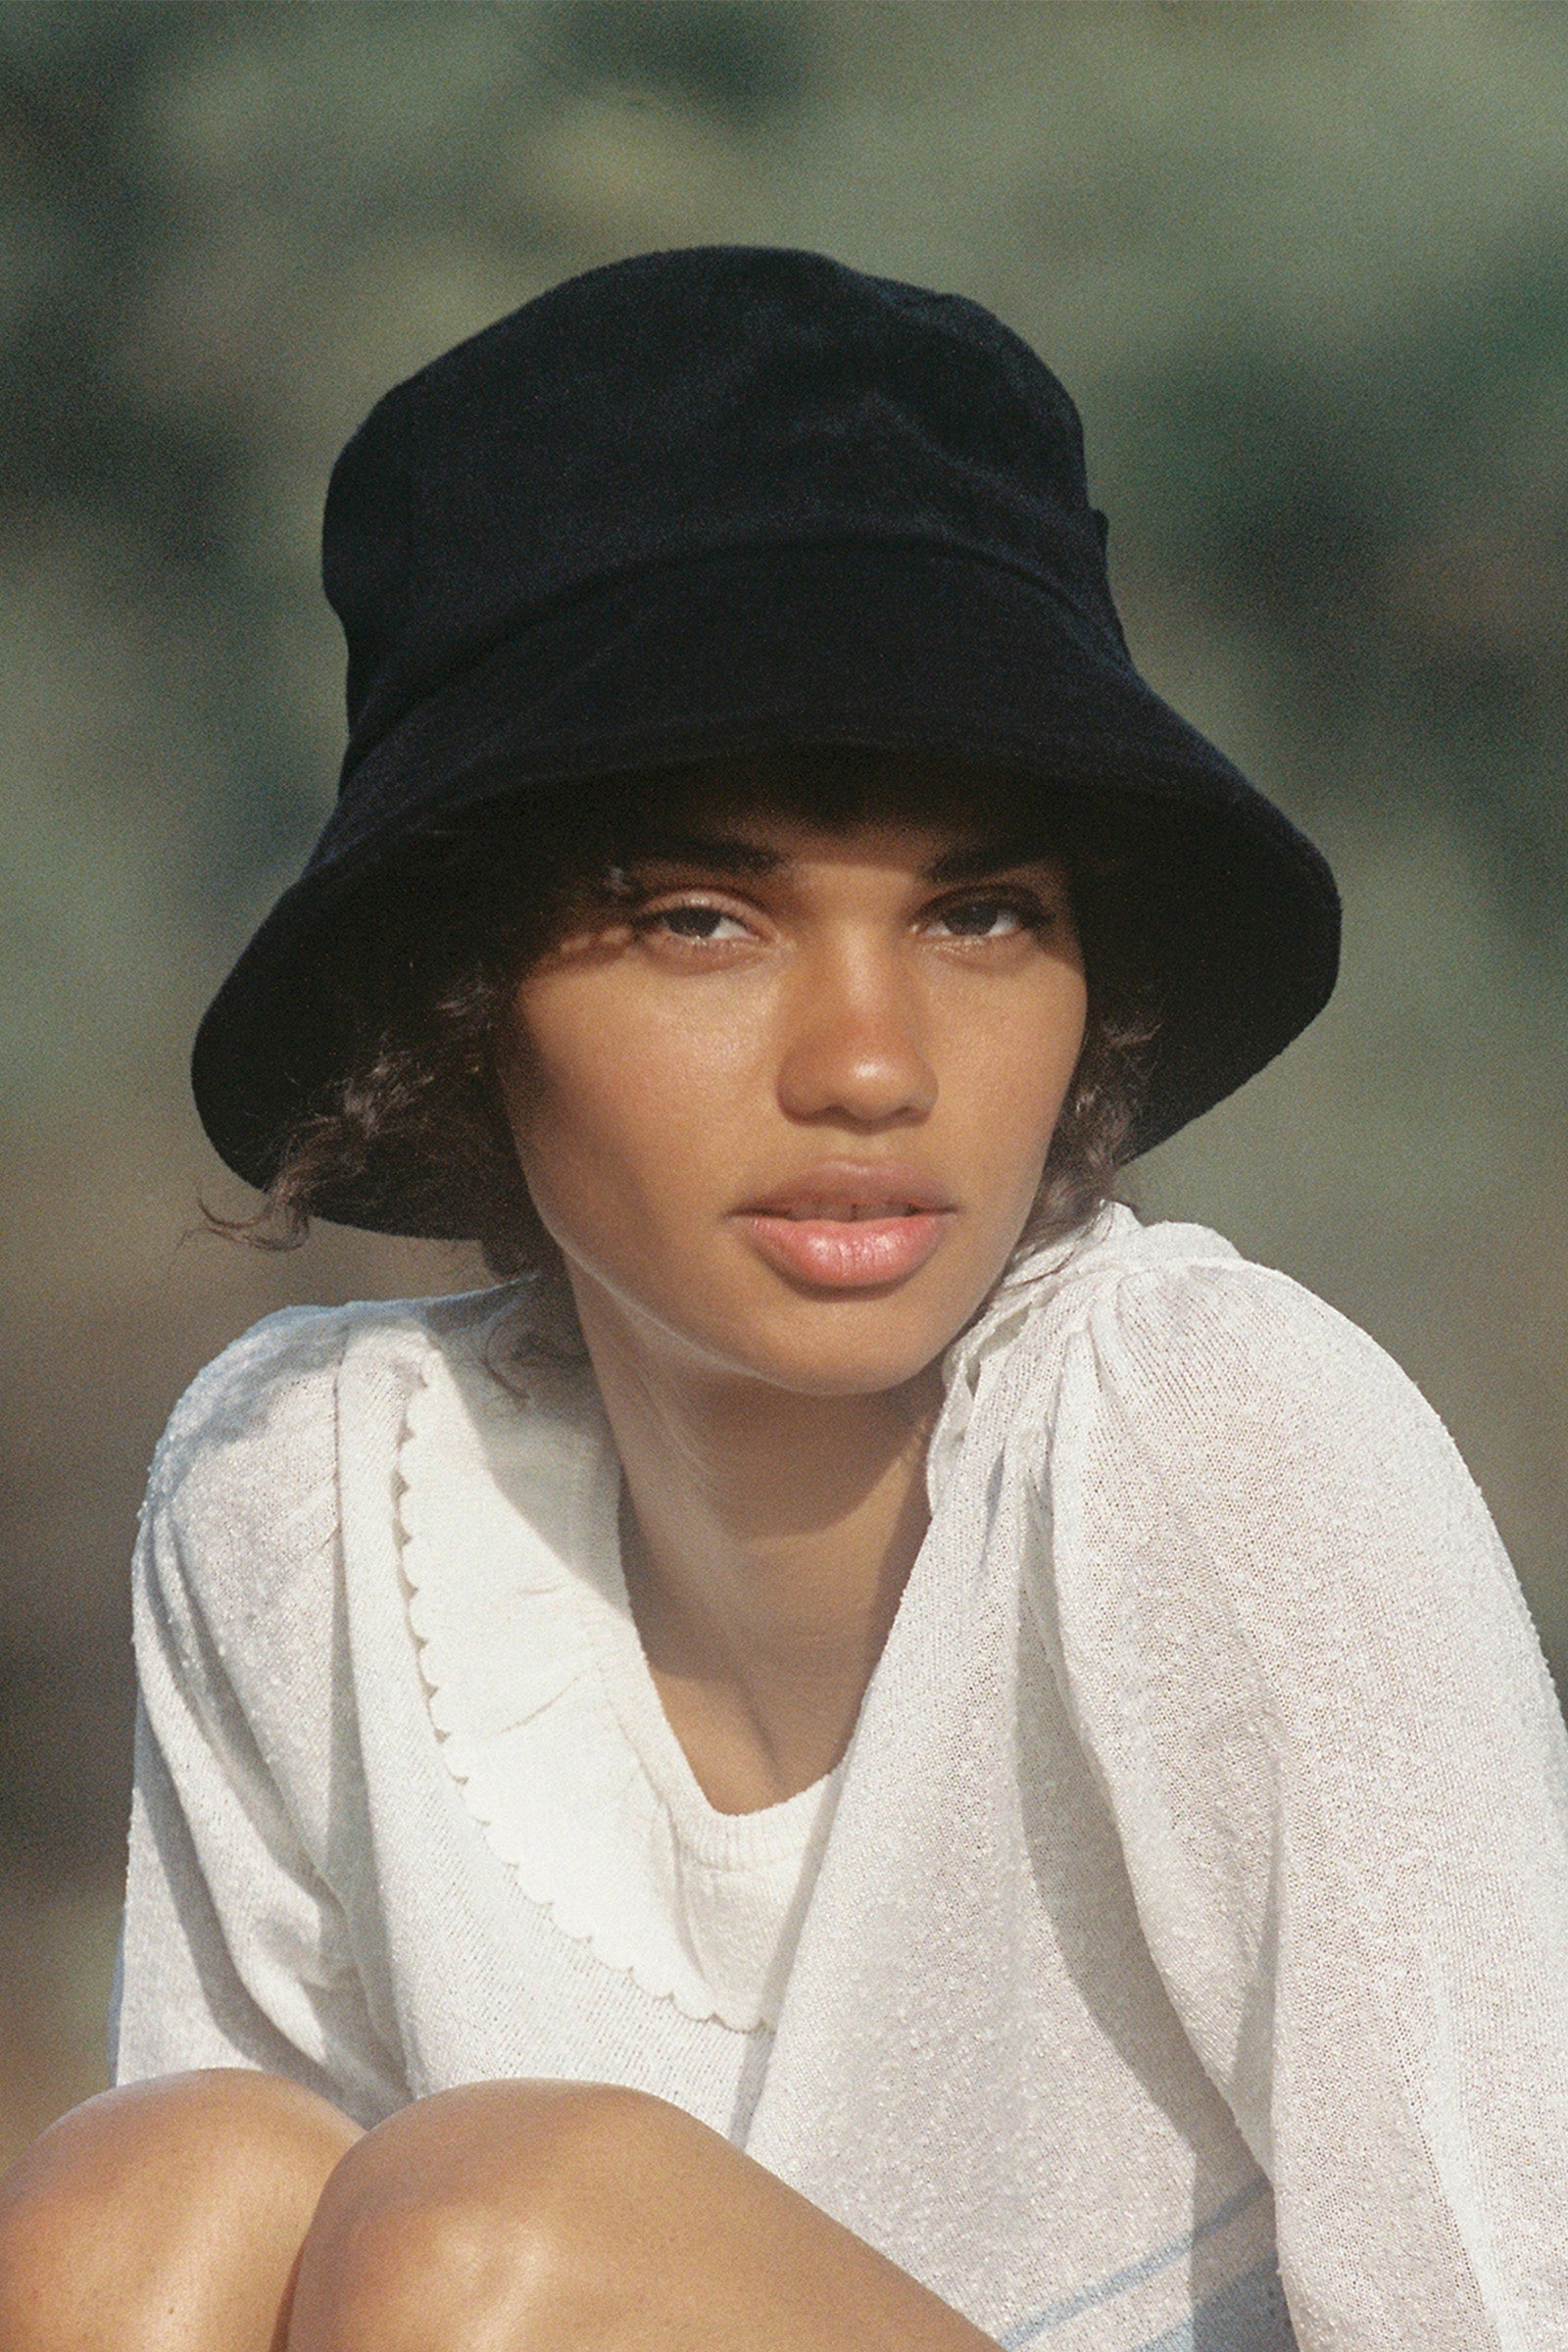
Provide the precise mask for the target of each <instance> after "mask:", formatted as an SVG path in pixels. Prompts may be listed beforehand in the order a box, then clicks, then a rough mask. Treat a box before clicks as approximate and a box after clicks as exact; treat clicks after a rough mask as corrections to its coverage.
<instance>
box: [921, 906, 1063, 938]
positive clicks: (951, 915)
mask: <svg viewBox="0 0 1568 2352" xmlns="http://www.w3.org/2000/svg"><path fill="white" fill-rule="evenodd" d="M936 919H937V921H938V922H939V923H941V924H942V925H943V926H944V928H945V929H946V930H947V932H948V934H949V935H950V937H952V938H954V939H1005V938H1006V937H1007V936H1008V935H1009V934H1010V933H1012V932H1016V931H1026V930H1029V929H1032V928H1037V927H1038V926H1039V924H1040V923H1041V922H1042V921H1043V919H1044V917H1043V915H1042V914H1041V913H1039V912H1038V911H1036V910H1033V909H1030V908H1026V907H1020V906H1019V905H1018V903H1017V901H1016V900H1014V899H965V900H964V901H963V903H962V905H961V906H957V907H943V908H942V910H941V912H940V914H939V915H938V916H937V918H936Z"/></svg>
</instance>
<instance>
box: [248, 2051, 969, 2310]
mask: <svg viewBox="0 0 1568 2352" xmlns="http://www.w3.org/2000/svg"><path fill="white" fill-rule="evenodd" d="M459 2345H461V2346H462V2347H463V2348H464V2352H995V2347H994V2345H992V2344H991V2339H990V2338H989V2337H987V2336H984V2335H982V2334H981V2333H980V2331H979V2330H978V2328H976V2327H971V2326H970V2324H969V2322H968V2321H966V2320H964V2319H961V2318H960V2317H959V2316H958V2314H957V2313H956V2312H955V2311H952V2310H950V2308H949V2307H948V2306H947V2305H946V2304H945V2303H942V2302H940V2301H939V2300H938V2298H937V2297H936V2296H935V2295H933V2294H931V2293H930V2292H929V2291H928V2290H927V2289H926V2288H925V2287H923V2286H919V2285H917V2284H916V2282H915V2281H914V2280H913V2279H912V2278H908V2277H907V2274H906V2273H905V2272H903V2271H901V2270H899V2269H897V2268H896V2266H895V2265H894V2264H892V2263H891V2262H888V2261H887V2260H885V2258H884V2257H883V2256H882V2255H880V2254H877V2253H875V2252H874V2251H873V2250H872V2248H871V2247H869V2246H868V2245H866V2244H864V2243H863V2241H862V2240H861V2239H859V2238H858V2237H856V2236H855V2235H854V2234H853V2233H852V2232H851V2231H850V2230H848V2229H843V2228H841V2226H840V2225H839V2224H838V2223H836V2222H833V2221H830V2220H829V2219H828V2217H827V2216H826V2215H825V2214H824V2213H821V2212H820V2211H819V2210H818V2209H817V2208H816V2207H815V2206H814V2205H811V2204H809V2202H808V2201H807V2199H806V2198H804V2197H801V2196H798V2195H797V2194H796V2193H795V2191H794V2190H793V2189H789V2188H786V2187H785V2186H784V2185H783V2183H782V2182H781V2181H779V2180H775V2179H774V2177H773V2176H772V2175H771V2174H770V2173H767V2172H765V2171H763V2169H762V2167H761V2166H760V2165H758V2164H755V2163H753V2162H752V2160H751V2159H750V2158H749V2157H746V2156H742V2155H740V2154H738V2153H737V2152H736V2150H735V2149H733V2148H731V2147H730V2146H729V2145H728V2143H727V2142H726V2141H725V2140H723V2139H721V2138H720V2137H719V2136H718V2134H717V2133H716V2132H713V2131H709V2130H707V2128H706V2127H705V2126H704V2125H702V2124H699V2123H696V2122H694V2121H693V2120H692V2118H691V2117H690V2116H688V2115H685V2114H683V2113H682V2112H681V2111H680V2110H679V2109H678V2108H675V2107H671V2106H668V2105H666V2104H665V2103H664V2102H663V2101H662V2100H661V2099H652V2098H646V2097H643V2096H641V2095H640V2094H638V2093H636V2092H632V2091H623V2090H615V2089H609V2088H596V2087H579V2086H574V2085H571V2084H567V2083H559V2082H490V2083H482V2084H479V2085H477V2086H475V2087H473V2088H471V2089H465V2090H454V2091H445V2092H442V2093H440V2094H438V2095H437V2096H436V2097H433V2098H427V2099H422V2100H420V2101H419V2102H418V2103H417V2105H415V2106H413V2107H408V2108H405V2109H404V2110H403V2111H402V2113H400V2114H398V2115H395V2116H393V2117H392V2118H391V2120H390V2121H389V2122H387V2123H385V2124H383V2125H381V2126H380V2128H379V2129H378V2130H377V2131H372V2132H370V2133H369V2134H368V2136H367V2137H366V2138H364V2139H363V2140H361V2141H360V2142H359V2144H358V2146H357V2147H355V2148H354V2149H353V2150H352V2151H351V2152H350V2153H349V2154H348V2155H347V2156H346V2157H345V2158H344V2160H343V2162H342V2163H341V2164H340V2165H339V2166H338V2168H337V2170H336V2171H335V2172H334V2174H333V2175H332V2178H331V2180H329V2181H328V2183H327V2185H326V2188H325V2189H324V2191H323V2193H322V2196H321V2201H320V2204H319V2208H318V2210H317V2215H316V2219H315V2221H314V2222H313V2224H312V2226H311V2229H310V2233H309V2235H308V2236H307V2238H306V2241H305V2249H304V2252H303V2254H302V2256H301V2259H300V2269H299V2280H298V2286H297V2289H296V2293H295V2298H294V2306H293V2317H292V2321H291V2324H290V2327H289V2330H288V2338H287V2352H453V2348H454V2347H455V2346H459Z"/></svg>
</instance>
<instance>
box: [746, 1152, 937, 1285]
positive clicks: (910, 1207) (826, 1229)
mask: <svg viewBox="0 0 1568 2352" xmlns="http://www.w3.org/2000/svg"><path fill="white" fill-rule="evenodd" d="M953 1214H954V1210H953V1204H952V1202H951V1201H950V1200H949V1199H948V1198H947V1197H946V1195H945V1194H944V1193H943V1191H942V1190H941V1188H940V1187H939V1186H938V1185H936V1184H935V1183H933V1181H932V1179H931V1178H930V1177H929V1176H927V1175H926V1174H925V1172H924V1171H923V1170H922V1169H918V1168H907V1167H893V1166H890V1167H857V1166H856V1165H855V1163H854V1162H853V1161H846V1160H830V1161H826V1162H824V1163H822V1164H821V1165H819V1166H817V1167H815V1168H811V1169H809V1170H808V1171H807V1172H806V1173H805V1174H804V1175H801V1176H798V1177H796V1178H795V1179H794V1180H793V1181H792V1182H790V1183H788V1184H785V1185H781V1186H779V1187H778V1188H777V1189H776V1190H774V1191H772V1192H770V1193H768V1194H766V1195H764V1196H763V1197H762V1198H760V1199H759V1200H756V1201H752V1202H750V1203H749V1204H748V1205H747V1207H746V1208H745V1209H743V1210H742V1211H741V1212H740V1214H739V1216H738V1218H737V1222H738V1224H739V1225H740V1226H741V1229H742V1231H743V1232H744V1233H745V1234H746V1236H747V1238H748V1240H749V1241H750V1242H751V1244H752V1247H753V1248H754V1249H755V1250H757V1252H758V1254H759V1255H760V1257H763V1258H765V1259H766V1260H767V1262H768V1264H769V1265H771V1266H776V1267H777V1269H778V1270H779V1272H780V1273H782V1274H789V1275H793V1276H794V1278H795V1279H796V1281H798V1282H807V1283H809V1284H811V1285H812V1287H813V1288H815V1289H820V1290H836V1291H852V1290H869V1289H874V1288H875V1287H877V1286H878V1285H880V1284H884V1283H890V1282H901V1281H903V1280H904V1279H905V1277H906V1276H907V1275H910V1274H913V1273H914V1272H915V1271H916V1270H917V1269H918V1268H919V1267H921V1266H923V1265H924V1264H925V1262H926V1260H927V1259H928V1258H929V1257H930V1256H931V1255H932V1254H933V1253H934V1251H935V1250H938V1249H940V1247H941V1245H942V1242H943V1240H944V1238H945V1236H946V1233H947V1228H948V1225H949V1222H950V1220H951V1218H952V1216H953Z"/></svg>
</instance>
